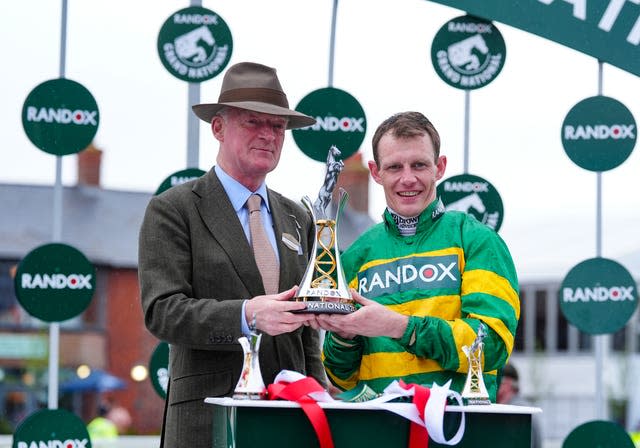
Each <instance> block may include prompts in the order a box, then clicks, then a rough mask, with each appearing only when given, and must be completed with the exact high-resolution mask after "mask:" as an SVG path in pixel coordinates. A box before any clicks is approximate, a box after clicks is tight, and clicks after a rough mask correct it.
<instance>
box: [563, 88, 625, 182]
mask: <svg viewBox="0 0 640 448" xmlns="http://www.w3.org/2000/svg"><path fill="white" fill-rule="evenodd" d="M636 132H637V128H636V122H635V120H634V119H633V115H632V114H631V112H630V111H629V109H627V108H626V107H625V105H624V104H622V103H621V102H619V101H617V100H614V99H613V98H609V97H606V96H601V95H600V96H592V97H590V98H587V99H584V100H582V101H580V102H579V103H578V104H576V105H575V106H573V108H571V110H570V111H569V113H568V114H567V116H566V118H565V119H564V122H563V123H562V145H563V146H564V151H565V152H566V153H567V155H568V156H569V158H570V159H571V160H572V161H573V163H575V164H576V165H578V166H579V167H581V168H584V169H585V170H589V171H607V170H610V169H613V168H615V167H617V166H618V165H620V164H622V163H623V162H624V161H625V160H627V158H628V157H629V155H630V154H631V152H632V151H633V147H634V146H635V144H636Z"/></svg>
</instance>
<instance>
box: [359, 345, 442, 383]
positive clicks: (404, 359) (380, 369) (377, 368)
mask: <svg viewBox="0 0 640 448" xmlns="http://www.w3.org/2000/svg"><path fill="white" fill-rule="evenodd" d="M440 371H442V367H440V364H438V363H437V362H436V361H434V360H432V359H425V358H419V357H417V356H416V355H414V354H412V353H408V352H399V353H389V352H378V353H372V354H369V355H364V356H363V357H362V363H361V364H360V379H361V380H364V381H368V380H375V379H378V378H382V377H397V376H406V375H413V374H418V373H427V372H440Z"/></svg>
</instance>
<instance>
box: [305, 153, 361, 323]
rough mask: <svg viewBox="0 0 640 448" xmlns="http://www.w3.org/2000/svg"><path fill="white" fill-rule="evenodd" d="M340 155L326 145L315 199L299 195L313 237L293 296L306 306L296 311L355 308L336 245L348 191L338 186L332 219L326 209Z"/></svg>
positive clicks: (344, 311)
mask: <svg viewBox="0 0 640 448" xmlns="http://www.w3.org/2000/svg"><path fill="white" fill-rule="evenodd" d="M339 155H340V150H339V149H338V148H336V147H335V146H332V147H331V148H330V149H329V153H328V155H327V173H326V175H325V179H324V184H323V185H322V187H321V188H320V192H319V193H318V199H316V201H315V202H314V203H313V204H311V200H310V199H309V198H308V197H307V196H305V197H304V198H302V204H303V205H304V206H305V207H306V209H307V210H308V211H309V213H311V216H312V218H313V222H314V223H315V236H316V237H315V239H314V242H313V248H312V250H311V254H310V255H311V256H310V260H309V264H308V265H307V269H306V271H305V273H304V276H303V277H302V281H301V282H300V287H299V289H298V292H297V295H296V296H295V298H294V300H296V301H303V302H305V303H306V309H304V310H301V311H298V312H301V313H316V314H348V313H352V312H353V311H355V307H354V305H353V299H352V298H351V294H350V292H349V287H348V285H347V281H346V279H345V276H344V272H343V270H342V265H341V263H340V251H339V249H338V220H339V218H340V215H341V214H342V210H343V209H344V207H345V205H346V204H347V200H348V198H349V195H348V194H347V192H346V191H344V190H343V189H340V195H339V199H338V207H337V211H336V216H335V219H330V218H328V217H327V216H326V212H325V210H326V208H327V205H329V201H330V200H331V193H332V192H333V190H334V189H335V186H336V182H337V179H338V175H339V174H340V171H342V168H344V162H343V161H342V160H338V159H337V156H339Z"/></svg>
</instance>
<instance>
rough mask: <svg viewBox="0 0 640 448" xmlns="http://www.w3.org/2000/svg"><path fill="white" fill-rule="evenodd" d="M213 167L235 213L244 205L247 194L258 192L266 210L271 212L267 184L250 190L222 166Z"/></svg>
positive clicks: (247, 197)
mask: <svg viewBox="0 0 640 448" xmlns="http://www.w3.org/2000/svg"><path fill="white" fill-rule="evenodd" d="M213 169H214V170H215V172H216V175H217V176H218V179H219V180H220V183H221V184H222V187H223V188H224V191H226V192H227V196H229V200H230V201H231V205H232V206H233V209H234V210H235V211H236V213H237V212H238V211H240V209H241V208H242V207H244V205H245V204H246V202H247V199H249V196H251V195H252V194H259V195H260V196H261V197H262V201H263V202H264V204H265V205H266V206H267V210H268V211H269V213H271V208H270V207H269V195H268V194H267V185H266V184H265V183H264V182H263V183H262V184H261V185H260V187H258V189H257V190H256V191H251V190H249V189H248V188H247V187H245V186H244V185H242V184H241V183H240V182H238V181H237V180H235V179H234V178H233V177H231V176H229V175H228V174H227V173H226V172H225V171H224V170H223V169H222V168H220V166H218V165H216V166H214V167H213Z"/></svg>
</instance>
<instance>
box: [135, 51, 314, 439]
mask: <svg viewBox="0 0 640 448" xmlns="http://www.w3.org/2000/svg"><path fill="white" fill-rule="evenodd" d="M193 111H194V112H195V114H196V115H197V116H198V117H199V118H201V119H202V120H204V121H206V122H207V123H209V124H210V125H211V130H212V132H213V136H214V137H215V139H216V140H217V141H218V142H219V151H218V156H217V164H216V165H215V166H214V167H213V168H212V169H211V170H210V171H209V172H208V173H207V174H205V175H204V176H203V177H201V178H199V179H197V180H194V181H191V182H188V183H185V184H183V185H179V186H176V187H173V188H171V189H169V190H167V191H165V192H164V193H162V194H161V195H159V196H157V197H154V198H153V199H152V200H151V202H150V203H149V205H148V208H147V211H146V215H145V218H144V222H143V225H142V229H141V231H140V247H139V275H140V286H141V295H142V307H143V311H144V317H145V323H146V325H147V328H148V329H149V331H151V333H153V334H154V335H155V336H156V337H158V338H159V339H161V340H163V341H167V342H168V343H169V344H170V347H171V349H170V355H169V369H170V370H169V371H170V383H169V390H168V394H167V400H166V404H165V419H164V425H163V445H164V446H166V447H172V448H173V447H208V446H210V444H211V438H212V429H211V428H212V406H208V405H206V404H205V403H204V398H205V397H215V396H228V395H231V394H232V393H233V390H234V387H235V385H236V382H237V380H238V378H239V376H240V371H241V368H242V365H243V352H242V350H241V346H240V345H239V344H238V342H237V340H238V338H239V337H241V336H243V335H246V334H247V333H248V332H249V326H250V325H252V324H254V325H255V328H256V329H257V330H259V331H261V332H262V333H263V338H262V341H261V346H260V355H261V359H260V365H261V370H262V376H263V379H264V381H265V383H267V384H269V383H270V382H273V379H274V377H275V376H276V375H277V374H278V373H279V372H280V370H282V369H290V370H295V371H298V372H301V373H303V374H306V375H309V376H313V377H315V378H316V379H317V380H319V381H320V382H324V379H325V378H326V377H325V374H324V369H323V367H322V363H321V360H320V354H319V342H318V334H317V332H316V330H314V329H312V328H311V326H309V325H308V324H309V321H310V320H313V319H314V317H313V316H310V315H307V314H295V313H292V311H295V310H299V309H302V308H304V303H297V302H294V301H289V300H288V299H290V298H292V296H293V294H294V293H295V285H296V284H297V283H298V282H299V281H300V279H301V277H302V275H303V273H304V269H305V266H306V264H307V260H308V256H309V249H310V247H311V243H312V241H313V239H312V238H313V235H312V223H311V219H310V217H309V215H308V214H307V213H306V212H305V211H303V210H302V208H301V207H300V206H298V205H297V204H296V203H294V202H292V201H291V200H289V199H286V198H284V197H283V196H281V195H280V194H278V193H276V192H275V191H273V190H270V189H269V188H267V186H266V184H265V180H266V177H267V174H268V173H269V172H271V171H272V170H274V169H275V168H276V166H277V165H278V161H279V159H280V155H281V151H282V146H283V142H284V137H285V130H286V129H293V128H299V127H304V126H309V125H311V124H313V123H314V122H315V120H314V119H313V118H311V117H309V116H306V115H304V114H301V113H299V112H296V111H295V110H291V109H289V105H288V101H287V97H286V95H285V93H284V91H283V89H282V87H281V85H280V82H279V80H278V77H277V75H276V71H275V70H274V69H273V68H270V67H266V66H264V65H261V64H255V63H249V62H244V63H239V64H236V65H234V66H232V67H231V68H229V69H228V71H227V72H226V74H225V77H224V79H223V82H222V87H221V91H220V96H219V98H218V102H217V103H210V104H199V105H195V106H193ZM254 201H255V202H254ZM254 213H255V215H254V216H253V217H256V216H257V217H259V218H260V219H258V221H260V220H261V221H262V222H263V224H262V226H258V227H257V228H256V227H254V226H253V224H252V223H251V221H253V219H252V218H253V217H250V214H254ZM258 241H262V243H263V244H262V249H256V245H257V243H258ZM285 241H286V244H285ZM252 243H253V244H252ZM252 246H254V249H253V250H252ZM254 250H255V252H254ZM264 258H267V259H268V260H269V261H268V262H266V263H264V262H263V259H264Z"/></svg>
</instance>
